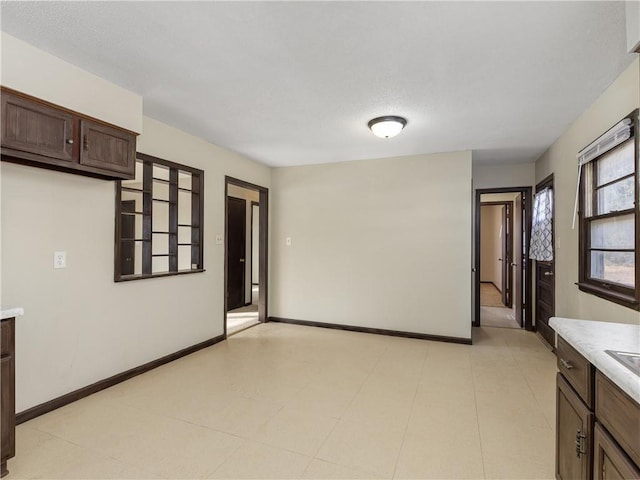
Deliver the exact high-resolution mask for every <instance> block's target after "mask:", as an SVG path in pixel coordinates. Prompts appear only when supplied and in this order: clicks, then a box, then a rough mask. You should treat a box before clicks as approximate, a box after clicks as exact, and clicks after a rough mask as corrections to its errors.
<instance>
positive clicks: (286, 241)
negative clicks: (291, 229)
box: [284, 237, 291, 247]
mask: <svg viewBox="0 0 640 480" xmlns="http://www.w3.org/2000/svg"><path fill="white" fill-rule="evenodd" d="M284 243H285V245H286V246H287V247H290V246H291V237H287V238H285V239H284Z"/></svg>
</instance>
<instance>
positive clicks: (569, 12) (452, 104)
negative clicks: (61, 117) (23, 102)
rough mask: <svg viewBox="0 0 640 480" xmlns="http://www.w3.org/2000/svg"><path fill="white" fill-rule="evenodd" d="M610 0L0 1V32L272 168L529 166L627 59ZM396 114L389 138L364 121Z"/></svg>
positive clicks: (618, 14)
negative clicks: (425, 160)
mask: <svg viewBox="0 0 640 480" xmlns="http://www.w3.org/2000/svg"><path fill="white" fill-rule="evenodd" d="M624 12H625V8H624V2H609V1H603V2H598V1H586V2H574V1H559V2H555V1H546V2H526V1H518V2H484V1H478V2H276V1H273V2H2V4H1V14H2V20H1V26H2V30H3V31H5V32H7V33H9V34H11V35H13V36H15V37H18V38H21V39H23V40H25V41H27V42H28V43H31V44H33V45H35V46H36V47H38V48H40V49H42V50H45V51H47V52H49V53H52V54H54V55H56V56H58V57H60V58H62V59H64V60H67V61H69V62H71V63H73V64H76V65H78V66H80V67H82V68H84V69H86V70H88V71H90V72H92V73H95V74H97V75H99V76H101V77H103V78H105V79H107V80H110V81H112V82H113V83H116V84H118V85H121V86H123V87H125V88H127V89H129V90H131V91H133V92H136V93H138V94H140V95H142V96H143V99H144V110H145V114H146V115H148V116H150V117H153V118H156V119H158V120H160V121H162V122H165V123H168V124H170V125H173V126H175V127H178V128H180V129H182V130H185V131H187V132H190V133H192V134H194V135H197V136H200V137H202V138H205V139H206V140H208V141H210V142H213V143H215V144H218V145H221V146H224V147H227V148H229V149H231V150H235V151H237V152H240V153H242V154H244V155H246V156H248V157H250V158H252V159H254V160H257V161H259V162H262V163H265V164H267V165H271V166H285V165H304V164H312V163H328V162H338V161H346V160H356V159H369V158H381V157H390V156H399V155H413V154H421V153H434V152H444V151H455V150H473V158H474V163H480V164H501V163H521V162H532V161H535V159H536V158H537V157H538V156H539V155H540V154H541V153H542V152H543V151H544V150H545V149H546V148H547V147H548V146H549V145H550V144H551V143H553V141H554V140H556V139H557V138H558V136H559V135H560V134H562V132H563V131H564V130H565V129H566V128H567V127H568V126H569V125H570V124H571V123H572V122H573V121H574V120H575V119H576V118H577V117H578V116H579V115H580V114H581V113H582V112H583V111H584V110H585V109H586V108H587V107H588V106H589V105H590V104H591V103H592V102H593V101H594V100H595V99H596V98H597V97H598V96H599V95H600V94H601V93H602V92H603V91H604V90H605V89H606V88H607V86H609V85H610V84H611V82H612V81H613V80H614V79H615V78H616V77H617V76H618V75H619V74H620V73H621V72H622V71H623V70H624V68H625V67H626V66H628V65H629V64H630V63H631V62H632V60H633V55H630V54H627V53H626V44H625V17H624V15H625V13H624ZM381 115H401V116H404V117H406V118H407V120H408V124H407V127H406V128H405V130H404V131H403V132H402V133H401V134H400V135H399V136H397V137H395V138H392V139H380V138H377V137H375V136H374V135H373V134H372V133H371V132H370V131H369V130H368V128H367V122H368V121H369V120H370V119H371V118H373V117H377V116H381Z"/></svg>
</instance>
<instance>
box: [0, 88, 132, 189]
mask: <svg viewBox="0 0 640 480" xmlns="http://www.w3.org/2000/svg"><path fill="white" fill-rule="evenodd" d="M1 95H2V129H1V131H2V160H7V161H13V162H18V163H25V164H30V165H35V166H40V167H45V168H51V169H55V170H62V171H66V172H69V173H77V174H81V175H90V176H96V177H101V178H107V179H132V178H134V176H135V163H136V134H134V133H132V132H130V131H128V130H123V129H121V128H118V127H115V126H112V125H108V124H105V123H103V122H100V121H99V120H95V119H92V118H89V117H86V116H83V115H80V114H78V113H74V112H71V111H69V110H66V109H64V108H62V107H58V106H56V105H52V104H50V103H47V102H44V101H42V100H38V99H36V98H33V97H30V96H27V95H24V94H21V93H19V92H15V91H13V90H9V89H6V88H3V89H2V91H1Z"/></svg>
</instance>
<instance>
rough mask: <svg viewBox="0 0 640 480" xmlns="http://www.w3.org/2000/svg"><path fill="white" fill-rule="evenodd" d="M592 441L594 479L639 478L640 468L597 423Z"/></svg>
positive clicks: (617, 479)
mask: <svg viewBox="0 0 640 480" xmlns="http://www.w3.org/2000/svg"><path fill="white" fill-rule="evenodd" d="M593 442H594V443H593V452H594V460H595V461H594V471H593V478H594V480H623V479H639V478H640V470H638V468H637V467H636V466H635V465H634V464H633V462H631V461H630V460H629V457H627V455H625V453H624V451H623V450H622V449H621V448H620V447H619V446H618V445H617V443H616V442H615V440H614V439H613V438H611V436H610V435H609V434H608V433H607V431H606V430H605V429H604V428H602V427H601V426H600V425H599V424H596V428H595V433H594V437H593Z"/></svg>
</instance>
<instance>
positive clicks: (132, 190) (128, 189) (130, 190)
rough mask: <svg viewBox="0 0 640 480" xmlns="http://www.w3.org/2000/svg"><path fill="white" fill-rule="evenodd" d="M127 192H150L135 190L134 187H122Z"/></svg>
mask: <svg viewBox="0 0 640 480" xmlns="http://www.w3.org/2000/svg"><path fill="white" fill-rule="evenodd" d="M120 188H121V189H122V190H123V191H125V192H135V193H149V192H150V190H145V189H144V188H142V189H140V188H133V187H120Z"/></svg>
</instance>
